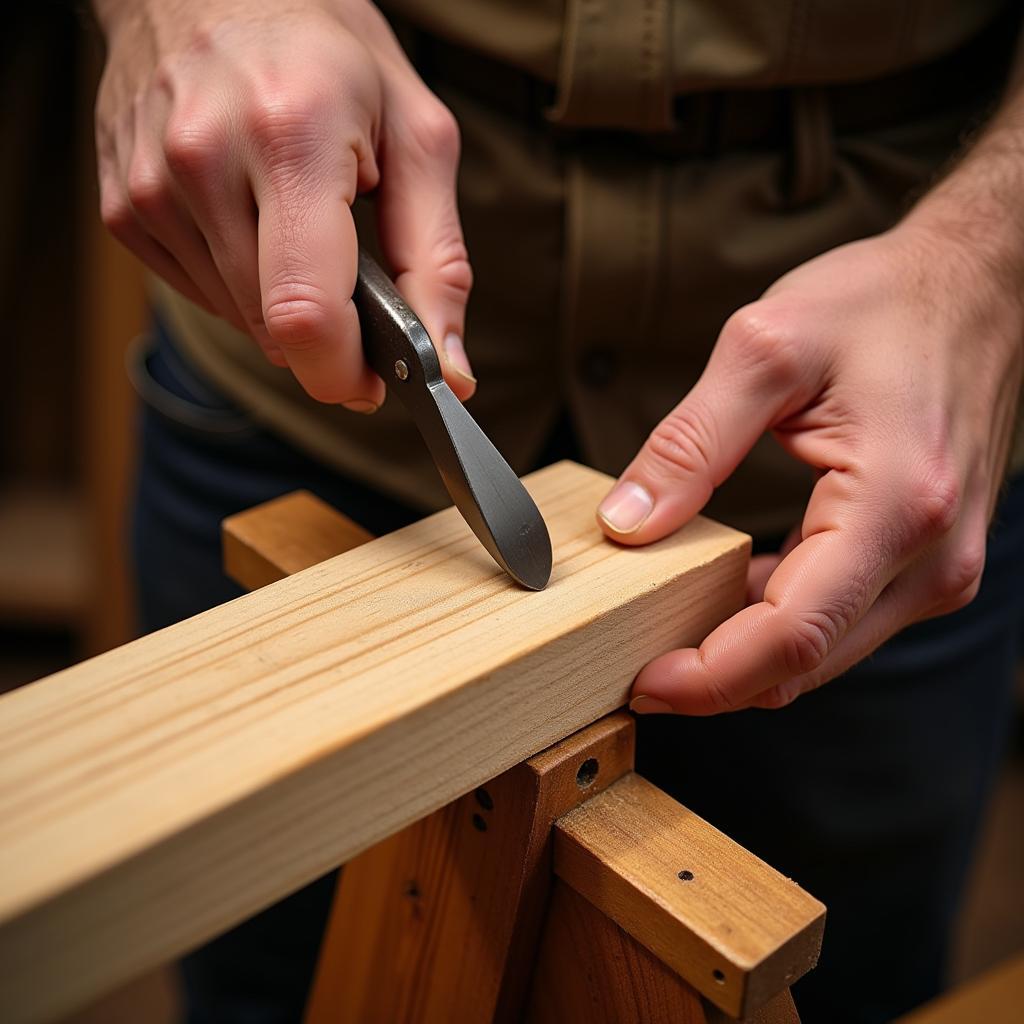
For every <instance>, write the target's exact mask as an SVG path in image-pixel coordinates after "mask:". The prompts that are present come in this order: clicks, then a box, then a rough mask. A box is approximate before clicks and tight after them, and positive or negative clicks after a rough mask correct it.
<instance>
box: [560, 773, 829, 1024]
mask: <svg viewBox="0 0 1024 1024" xmlns="http://www.w3.org/2000/svg"><path fill="white" fill-rule="evenodd" d="M680 872H685V873H686V877H684V878H681V877H680ZM555 873H556V874H557V875H558V876H559V877H560V878H563V879H564V880H565V881H566V882H568V883H569V885H571V886H572V887H573V888H574V889H576V891H577V892H579V893H580V894H581V895H583V896H585V897H586V898H587V899H588V900H590V902H591V903H593V904H594V905H595V906H596V907H597V908H598V909H599V910H601V911H603V912H604V913H605V914H607V915H608V916H609V917H610V918H611V919H612V920H613V921H615V922H616V923H617V924H619V925H621V926H622V927H623V928H624V929H625V930H626V931H627V932H629V933H630V935H632V936H633V937H634V938H635V939H636V940H637V941H638V942H641V943H643V945H645V946H646V947H647V948H648V949H650V950H651V952H652V953H654V954H655V956H657V957H658V958H660V959H661V960H662V961H664V963H666V964H667V965H668V966H669V967H671V968H672V969H673V970H675V971H677V972H678V973H679V974H681V975H682V976H683V977H684V978H685V979H686V980H687V981H688V982H689V983H690V984H691V985H693V986H694V988H696V989H697V990H698V991H700V992H702V993H703V994H704V995H705V996H707V997H708V998H709V999H711V1000H712V1002H714V1003H715V1004H716V1005H718V1006H720V1007H722V1008H723V1009H724V1010H726V1011H727V1012H729V1013H730V1014H732V1015H733V1016H735V1017H741V1016H743V1015H744V1014H747V1013H749V1012H751V1011H753V1010H756V1009H757V1008H758V1007H760V1006H762V1005H764V1004H765V1003H766V1002H768V1000H769V999H772V998H774V997H775V996H777V995H778V993H779V992H781V991H782V990H783V989H785V988H786V987H788V986H789V985H791V984H793V982H795V981H796V980H797V979H798V978H800V977H801V976H802V975H803V974H805V973H806V972H807V971H808V970H810V968H812V967H813V966H814V965H815V963H817V960H818V953H819V951H820V949H821V936H822V930H823V928H824V924H825V907H824V906H823V905H822V904H821V903H820V902H818V900H816V899H815V898H814V897H813V896H811V895H809V894H808V893H806V892H804V890H803V889H801V888H800V887H799V886H798V885H797V884H796V883H795V882H792V881H790V880H789V879H788V878H786V877H784V876H783V875H781V874H779V872H778V871H776V870H775V869H774V868H772V867H769V865H767V864H765V863H764V861H762V860H759V859H758V858H757V857H755V856H754V855H753V854H752V853H750V852H749V851H747V850H745V849H743V847H742V846H740V845H738V844H737V843H734V842H733V841H732V840H731V839H730V838H729V837H728V836H725V835H723V834H722V833H721V832H719V831H718V830H717V829H716V828H713V827H712V826H711V825H709V824H708V823H707V822H706V821H704V820H703V819H702V818H700V817H698V816H697V815H696V814H694V813H693V812H692V811H690V810H688V809H687V808H686V807H684V806H683V805H682V804H680V803H677V802H676V801H675V800H673V799H672V798H671V797H670V796H669V795H668V794H667V793H663V792H662V791H661V790H660V789H658V788H657V787H656V786H652V785H651V783H649V782H647V781H646V780H645V779H642V778H640V776H638V775H635V774H632V773H631V774H629V775H626V776H624V777H623V778H621V779H619V781H618V782H616V783H614V784H613V785H611V786H609V787H608V789H606V790H605V791H604V792H603V793H600V794H599V795H598V796H596V797H594V798H593V800H588V801H587V802H586V803H585V804H583V805H582V806H580V807H578V808H576V810H574V811H570V812H569V813H568V814H567V815H565V817H563V818H560V819H559V820H558V822H557V823H556V825H555Z"/></svg>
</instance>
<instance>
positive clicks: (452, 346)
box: [444, 331, 476, 384]
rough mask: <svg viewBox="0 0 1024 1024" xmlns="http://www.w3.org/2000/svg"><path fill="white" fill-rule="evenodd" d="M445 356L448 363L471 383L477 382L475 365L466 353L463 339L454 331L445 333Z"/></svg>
mask: <svg viewBox="0 0 1024 1024" xmlns="http://www.w3.org/2000/svg"><path fill="white" fill-rule="evenodd" d="M444 358H445V360H446V361H447V363H448V365H449V366H450V367H451V368H452V369H453V370H454V371H455V372H456V373H457V374H458V375H459V376H460V377H465V378H466V380H468V381H469V382H470V383H471V384H475V383H476V377H474V376H473V367H472V366H470V365H469V357H468V356H467V355H466V349H465V346H464V345H463V344H462V339H461V338H460V337H459V336H458V335H457V334H455V332H454V331H453V332H452V333H451V334H447V335H445V339H444Z"/></svg>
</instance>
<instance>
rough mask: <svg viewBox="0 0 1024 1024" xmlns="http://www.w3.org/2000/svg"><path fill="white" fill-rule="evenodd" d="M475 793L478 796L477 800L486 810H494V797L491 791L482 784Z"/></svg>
mask: <svg viewBox="0 0 1024 1024" xmlns="http://www.w3.org/2000/svg"><path fill="white" fill-rule="evenodd" d="M473 795H474V796H475V797H476V802H477V803H478V804H479V805H480V806H481V807H482V808H483V809H484V810H485V811H493V810H494V798H493V797H492V796H491V794H490V793H488V792H487V790H486V789H484V787H483V786H481V787H480V788H479V789H478V790H477V791H476V792H475V793H474V794H473Z"/></svg>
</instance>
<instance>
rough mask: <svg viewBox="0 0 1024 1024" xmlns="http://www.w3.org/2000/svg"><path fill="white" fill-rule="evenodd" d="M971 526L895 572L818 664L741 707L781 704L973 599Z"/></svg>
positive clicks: (979, 536) (977, 578)
mask: <svg viewBox="0 0 1024 1024" xmlns="http://www.w3.org/2000/svg"><path fill="white" fill-rule="evenodd" d="M986 521H987V520H986ZM976 525H977V524H971V523H969V522H965V523H964V524H963V528H960V525H959V524H958V528H957V530H956V531H955V533H954V535H953V536H952V537H951V538H950V540H949V541H948V542H947V543H944V544H942V545H940V546H939V547H937V548H936V549H935V550H933V551H932V552H930V553H929V554H928V555H926V556H923V557H922V558H920V559H919V560H918V561H917V562H916V563H915V564H914V565H913V566H912V567H911V568H910V569H908V570H906V571H905V572H903V573H901V574H900V575H899V576H897V577H896V579H894V580H893V581H892V582H891V583H890V584H889V585H888V586H887V587H886V588H885V589H884V590H883V591H882V593H881V594H880V595H879V597H878V599H877V600H876V601H875V603H874V604H873V605H872V606H871V608H870V609H869V610H868V612H867V614H865V615H864V617H863V618H862V619H861V620H860V622H858V623H857V624H856V625H855V626H854V627H853V628H852V629H851V630H850V631H849V632H848V633H847V634H846V635H845V636H844V637H843V638H842V639H841V640H840V641H839V642H838V643H837V644H836V646H835V648H834V649H833V651H832V653H831V654H830V655H829V656H828V658H826V659H825V661H824V662H823V663H822V665H821V666H820V667H819V668H817V669H815V670H814V671H811V672H807V673H804V674H803V675H799V676H796V677H794V678H793V679H789V680H786V681H785V682H783V683H779V684H777V685H775V686H772V687H770V688H768V689H767V690H764V691H763V692H761V693H759V694H758V695H757V696H756V697H754V698H753V699H752V700H750V701H749V702H748V703H747V705H746V706H747V707H757V708H765V709H776V708H781V707H785V706H786V705H787V704H791V703H792V702H793V701H794V700H796V698H797V697H799V696H800V695H801V694H804V693H807V692H809V691H811V690H814V689H817V687H819V686H821V685H822V684H823V683H826V682H828V681H829V680H832V679H835V678H837V677H838V676H841V675H842V674H843V673H844V672H846V671H847V670H848V669H850V668H851V667H852V666H854V665H856V664H857V662H859V661H861V660H863V659H864V658H866V657H867V656H868V655H870V654H872V653H873V652H874V651H876V650H877V649H878V648H879V647H880V646H881V645H882V644H883V643H885V642H886V641H887V640H889V639H890V638H891V637H893V636H895V634H896V633H898V632H899V631H900V630H902V629H904V628H906V627H907V626H909V625H911V624H912V623H915V622H920V621H922V620H924V619H929V618H934V617H936V616H940V615H948V614H950V613H951V612H954V611H958V610H959V609H960V608H963V607H964V606H965V605H967V604H969V603H970V602H971V601H973V600H974V598H975V596H976V595H977V593H978V589H979V587H980V585H981V576H982V571H983V569H984V565H985V543H984V524H982V529H981V531H980V532H979V531H978V530H977V529H976V528H973V527H975V526H976Z"/></svg>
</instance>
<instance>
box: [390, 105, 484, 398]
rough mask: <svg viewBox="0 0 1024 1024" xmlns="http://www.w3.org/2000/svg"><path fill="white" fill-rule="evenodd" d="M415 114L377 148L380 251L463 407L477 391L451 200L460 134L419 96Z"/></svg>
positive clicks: (467, 276)
mask: <svg viewBox="0 0 1024 1024" xmlns="http://www.w3.org/2000/svg"><path fill="white" fill-rule="evenodd" d="M415 110H416V114H415V117H414V119H413V120H408V119H405V120H403V121H402V122H401V123H399V124H397V125H392V126H391V129H390V132H389V136H388V139H387V140H386V142H385V145H384V147H383V153H382V167H381V185H380V193H379V200H378V204H377V210H378V218H379V231H380V240H381V246H382V248H383V250H384V256H385V257H386V259H387V261H388V262H389V263H390V264H391V268H392V270H393V271H394V274H395V286H396V287H397V288H398V290H399V291H400V292H401V293H402V297H403V298H404V299H405V300H406V302H408V303H409V305H410V306H411V307H412V309H413V310H414V311H415V312H416V315H417V316H418V317H419V318H420V319H421V320H422V321H423V326H424V327H426V329H427V333H428V334H429V335H430V338H431V340H432V341H433V343H434V348H436V349H437V354H438V358H439V360H440V363H441V369H442V371H443V373H444V378H445V380H446V381H447V383H448V386H449V387H450V388H451V389H452V391H454V392H455V394H456V395H457V396H458V397H459V398H460V399H462V400H463V401H464V400H465V399H467V398H469V397H470V395H472V394H473V392H474V391H475V390H476V378H475V377H474V376H473V370H472V367H471V366H470V363H469V359H468V357H467V356H466V350H465V347H464V345H463V333H464V328H465V318H466V302H467V300H468V298H469V291H470V288H471V287H472V283H473V274H472V271H471V269H470V266H469V259H468V256H467V253H466V246H465V243H464V241H463V237H462V228H461V226H460V224H459V214H458V208H457V206H456V197H455V179H456V171H457V168H458V160H459V129H458V126H457V124H456V122H455V118H454V117H453V116H452V115H451V113H450V112H449V111H448V110H447V108H446V107H445V106H444V105H443V104H442V103H441V102H440V101H439V100H437V99H436V98H435V97H434V96H432V95H431V94H429V93H427V92H426V91H425V90H423V93H422V94H420V95H419V96H418V97H417V102H416V104H415Z"/></svg>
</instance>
